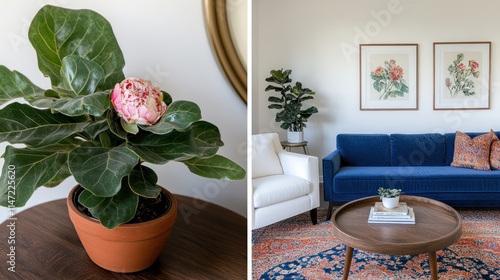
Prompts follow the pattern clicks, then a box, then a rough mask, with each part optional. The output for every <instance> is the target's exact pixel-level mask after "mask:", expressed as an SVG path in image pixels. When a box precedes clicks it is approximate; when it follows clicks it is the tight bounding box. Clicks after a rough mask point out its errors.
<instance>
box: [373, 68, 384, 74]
mask: <svg viewBox="0 0 500 280" xmlns="http://www.w3.org/2000/svg"><path fill="white" fill-rule="evenodd" d="M383 72H384V68H382V66H379V67H377V69H375V71H374V72H373V75H375V76H382V73H383Z"/></svg>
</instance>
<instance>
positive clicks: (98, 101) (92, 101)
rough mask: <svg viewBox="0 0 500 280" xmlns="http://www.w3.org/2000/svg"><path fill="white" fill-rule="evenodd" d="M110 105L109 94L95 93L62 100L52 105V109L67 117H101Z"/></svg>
mask: <svg viewBox="0 0 500 280" xmlns="http://www.w3.org/2000/svg"><path fill="white" fill-rule="evenodd" d="M110 104H111V101H110V100H109V93H108V92H95V93H92V94H89V95H80V96H77V97H73V98H60V99H58V100H57V101H55V102H54V103H52V106H51V109H52V111H55V112H59V113H62V114H64V115H66V116H81V115H92V116H95V117H100V116H102V115H103V114H104V113H105V112H106V110H107V109H108V108H109V106H110Z"/></svg>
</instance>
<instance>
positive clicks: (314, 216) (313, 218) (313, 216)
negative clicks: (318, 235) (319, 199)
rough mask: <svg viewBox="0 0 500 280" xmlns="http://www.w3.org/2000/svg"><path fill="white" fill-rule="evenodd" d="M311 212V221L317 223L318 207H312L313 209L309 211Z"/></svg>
mask: <svg viewBox="0 0 500 280" xmlns="http://www.w3.org/2000/svg"><path fill="white" fill-rule="evenodd" d="M309 213H310V214H311V221H312V223H313V225H315V224H317V223H318V208H314V209H311V211H309Z"/></svg>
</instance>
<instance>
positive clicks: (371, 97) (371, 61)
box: [359, 44, 418, 110]
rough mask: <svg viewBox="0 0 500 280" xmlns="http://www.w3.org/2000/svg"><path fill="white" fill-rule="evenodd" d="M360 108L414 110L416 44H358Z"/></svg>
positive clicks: (416, 89)
mask: <svg viewBox="0 0 500 280" xmlns="http://www.w3.org/2000/svg"><path fill="white" fill-rule="evenodd" d="M359 64H360V65H359V71H360V75H359V77H360V91H359V92H360V110H418V44H360V45H359Z"/></svg>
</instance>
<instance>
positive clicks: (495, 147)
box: [490, 135, 500, 169]
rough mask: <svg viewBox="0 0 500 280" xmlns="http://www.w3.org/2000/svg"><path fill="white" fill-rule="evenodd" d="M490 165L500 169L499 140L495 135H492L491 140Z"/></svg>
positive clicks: (492, 167)
mask: <svg viewBox="0 0 500 280" xmlns="http://www.w3.org/2000/svg"><path fill="white" fill-rule="evenodd" d="M490 166H491V169H500V141H499V140H498V137H497V136H496V135H495V136H494V137H493V142H491V149H490Z"/></svg>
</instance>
